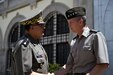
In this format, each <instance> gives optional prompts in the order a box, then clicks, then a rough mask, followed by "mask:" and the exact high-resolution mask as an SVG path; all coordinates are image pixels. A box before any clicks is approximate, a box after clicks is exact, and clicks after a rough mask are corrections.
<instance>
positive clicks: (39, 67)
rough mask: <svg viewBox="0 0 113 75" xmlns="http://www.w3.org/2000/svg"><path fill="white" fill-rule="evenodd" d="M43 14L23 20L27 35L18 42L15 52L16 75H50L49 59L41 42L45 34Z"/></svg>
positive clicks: (22, 23)
mask: <svg viewBox="0 0 113 75" xmlns="http://www.w3.org/2000/svg"><path fill="white" fill-rule="evenodd" d="M41 16H42V13H39V14H38V15H36V16H35V17H33V18H31V19H28V20H23V21H21V22H20V25H24V27H25V35H24V36H23V37H22V38H21V39H20V40H19V41H18V42H17V44H16V46H15V49H14V51H13V57H14V65H15V66H14V70H15V75H39V73H43V74H47V73H48V57H47V54H46V52H45V50H44V48H43V47H42V45H41V44H40V42H39V40H40V39H41V37H42V36H43V34H44V25H45V23H44V21H43V19H42V17H41Z"/></svg>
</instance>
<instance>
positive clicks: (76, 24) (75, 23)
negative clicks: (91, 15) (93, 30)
mask: <svg viewBox="0 0 113 75" xmlns="http://www.w3.org/2000/svg"><path fill="white" fill-rule="evenodd" d="M68 23H69V28H70V29H71V30H72V31H73V32H78V30H79V29H80V25H81V20H79V19H78V18H72V19H69V20H68Z"/></svg>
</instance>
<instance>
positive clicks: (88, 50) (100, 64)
mask: <svg viewBox="0 0 113 75" xmlns="http://www.w3.org/2000/svg"><path fill="white" fill-rule="evenodd" d="M65 14H66V17H67V19H68V23H69V28H70V29H71V30H72V32H74V33H75V34H77V35H76V36H75V37H74V38H73V40H72V42H71V50H70V53H69V56H68V60H67V63H66V64H65V65H64V66H63V67H62V68H61V69H60V70H58V71H56V72H55V75H64V74H66V73H68V72H70V71H71V72H72V75H102V74H103V72H104V71H105V69H106V68H107V67H108V65H109V59H108V51H107V46H106V41H105V37H104V35H103V34H102V33H101V32H98V31H96V30H92V29H89V27H88V26H87V25H86V10H85V8H83V7H74V8H71V9H69V10H67V11H66V13H65Z"/></svg>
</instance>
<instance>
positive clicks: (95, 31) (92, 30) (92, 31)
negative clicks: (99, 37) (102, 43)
mask: <svg viewBox="0 0 113 75" xmlns="http://www.w3.org/2000/svg"><path fill="white" fill-rule="evenodd" d="M90 32H91V33H97V32H99V31H98V30H94V29H91V30H90Z"/></svg>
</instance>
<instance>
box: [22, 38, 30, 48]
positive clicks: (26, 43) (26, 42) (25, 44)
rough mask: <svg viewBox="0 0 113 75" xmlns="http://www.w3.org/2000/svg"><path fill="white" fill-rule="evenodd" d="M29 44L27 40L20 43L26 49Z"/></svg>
mask: <svg viewBox="0 0 113 75" xmlns="http://www.w3.org/2000/svg"><path fill="white" fill-rule="evenodd" d="M28 44H29V40H28V39H25V40H24V41H23V43H22V45H24V46H25V47H27V46H28Z"/></svg>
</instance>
